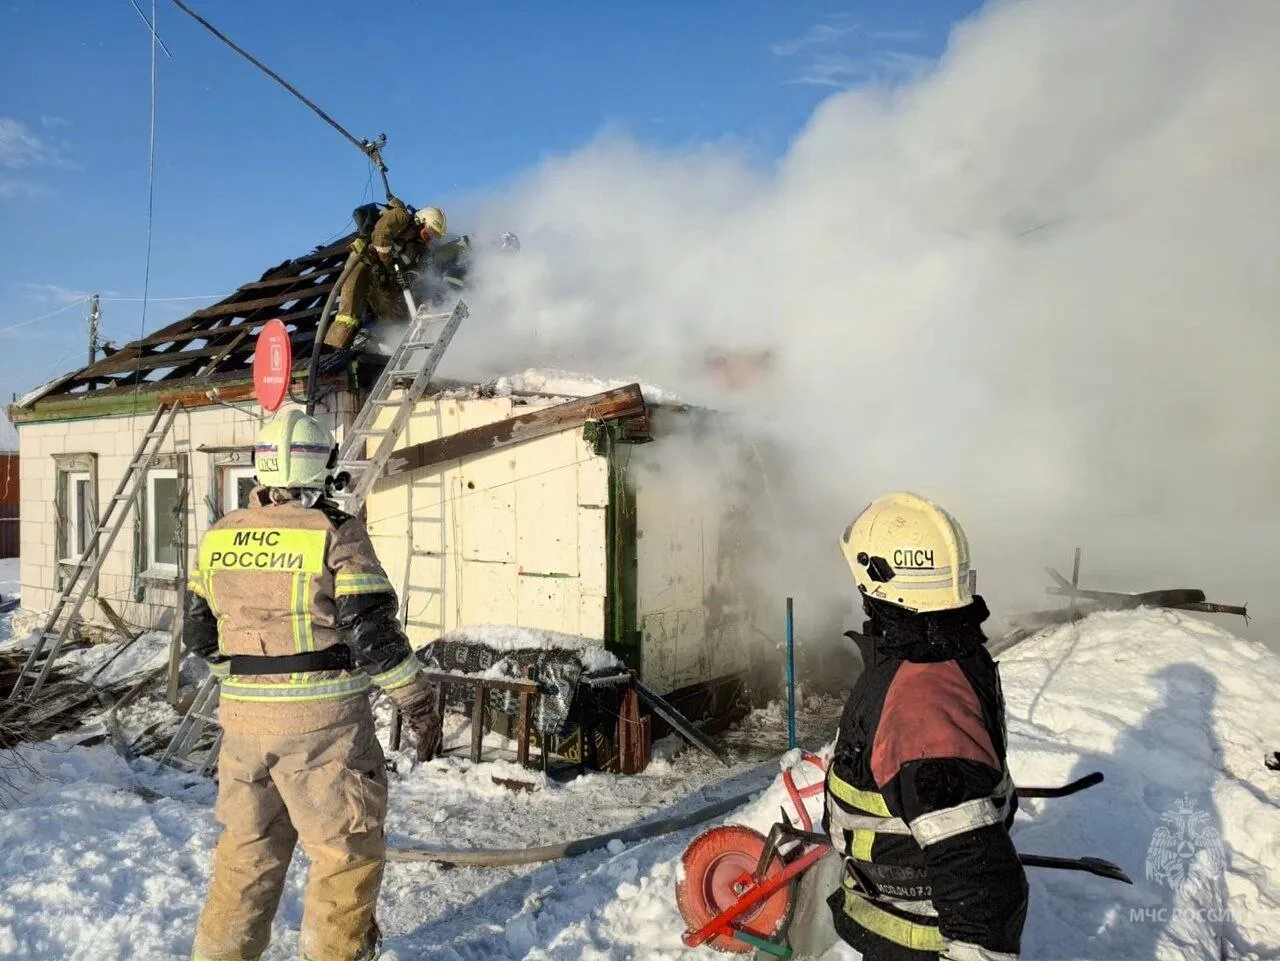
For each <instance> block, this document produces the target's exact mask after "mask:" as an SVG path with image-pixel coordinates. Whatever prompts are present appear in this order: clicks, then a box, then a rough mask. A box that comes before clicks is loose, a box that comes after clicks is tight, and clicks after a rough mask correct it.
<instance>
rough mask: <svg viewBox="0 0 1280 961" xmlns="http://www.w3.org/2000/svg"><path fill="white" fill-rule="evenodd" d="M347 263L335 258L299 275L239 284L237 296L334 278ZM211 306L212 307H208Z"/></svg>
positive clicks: (345, 260) (293, 274)
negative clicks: (323, 278) (326, 277)
mask: <svg viewBox="0 0 1280 961" xmlns="http://www.w3.org/2000/svg"><path fill="white" fill-rule="evenodd" d="M346 262H347V259H346V258H345V257H340V258H336V259H335V261H334V263H331V264H327V263H321V264H318V265H316V266H315V267H307V268H306V269H305V270H303V271H302V272H301V273H296V274H295V273H287V274H281V275H280V276H278V277H267V278H265V279H263V280H255V281H254V282H253V283H251V284H241V285H240V286H239V287H237V288H236V293H238V294H251V293H261V292H262V291H264V290H277V289H278V290H281V291H283V290H286V289H287V288H288V287H289V286H290V285H291V284H310V283H315V281H317V280H319V279H320V278H321V277H325V276H329V275H331V277H333V278H336V277H337V276H338V274H339V273H340V272H341V271H342V265H343V264H345V263H346ZM210 306H212V305H210Z"/></svg>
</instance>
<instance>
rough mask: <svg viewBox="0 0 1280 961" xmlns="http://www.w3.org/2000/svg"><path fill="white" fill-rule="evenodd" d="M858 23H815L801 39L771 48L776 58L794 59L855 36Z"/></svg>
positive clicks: (783, 42) (787, 41) (841, 21)
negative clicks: (799, 54)
mask: <svg viewBox="0 0 1280 961" xmlns="http://www.w3.org/2000/svg"><path fill="white" fill-rule="evenodd" d="M858 30H859V27H858V25H857V24H856V23H850V22H848V21H847V20H843V19H838V20H834V21H831V22H828V23H815V24H814V25H813V26H811V27H810V28H809V29H808V30H806V31H805V32H804V33H803V34H801V35H800V36H799V37H796V38H794V39H792V40H783V41H782V42H780V43H775V44H774V45H773V47H772V48H771V49H772V51H773V53H774V55H775V56H779V57H793V56H795V55H796V54H798V53H804V52H805V51H808V50H812V49H813V48H815V47H829V46H831V45H833V44H837V43H840V42H841V41H843V40H846V39H847V38H849V37H852V36H853V35H855V34H856V33H857V32H858Z"/></svg>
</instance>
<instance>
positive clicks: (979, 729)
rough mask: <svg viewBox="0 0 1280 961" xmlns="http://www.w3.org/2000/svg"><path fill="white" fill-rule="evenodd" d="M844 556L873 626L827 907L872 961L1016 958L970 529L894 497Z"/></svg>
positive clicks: (1019, 890) (835, 779)
mask: <svg viewBox="0 0 1280 961" xmlns="http://www.w3.org/2000/svg"><path fill="white" fill-rule="evenodd" d="M842 548H843V550H844V555H845V558H846V559H847V560H848V562H849V566H850V567H851V568H852V569H853V579H854V581H855V582H856V583H857V586H858V590H859V591H860V592H861V593H862V604H863V609H864V611H865V612H866V615H867V621H866V624H865V625H864V627H863V633H864V635H865V640H864V639H862V638H858V637H857V636H856V635H854V637H855V639H857V640H859V641H860V643H861V644H862V645H863V659H864V661H865V668H864V671H863V674H862V676H861V677H860V678H859V679H858V682H857V685H856V686H855V688H854V691H853V693H852V694H851V696H850V698H849V701H848V703H847V704H846V705H845V708H844V714H843V716H842V718H841V722H840V730H839V733H838V734H837V739H836V747H835V754H834V757H833V759H832V763H831V768H830V771H829V773H828V776H827V785H826V814H825V817H824V823H825V827H826V828H827V830H828V831H829V832H830V834H831V837H832V840H833V841H834V842H835V845H836V847H837V849H838V850H839V851H840V852H841V853H842V854H843V856H844V859H845V860H844V875H843V879H842V884H841V887H840V888H839V889H838V890H836V891H835V892H834V893H833V894H832V895H831V897H830V899H829V901H828V903H829V905H830V907H831V912H832V917H833V920H834V923H835V927H836V930H837V932H838V933H839V935H840V937H841V938H842V939H843V940H844V941H845V942H847V943H848V944H849V945H851V946H852V947H854V948H856V949H858V950H859V951H860V952H862V955H863V957H864V958H866V959H867V961H928V959H938V958H942V959H946V961H1011V959H1014V958H1016V957H1017V955H1018V951H1019V946H1020V940H1021V936H1022V926H1023V922H1024V920H1025V919H1026V911H1027V883H1026V878H1025V876H1024V874H1023V869H1022V865H1021V864H1020V863H1019V861H1018V855H1017V852H1016V851H1015V850H1014V847H1013V842H1012V841H1011V840H1010V838H1009V825H1010V824H1011V823H1012V821H1013V816H1014V811H1015V808H1016V805H1017V801H1016V798H1015V796H1014V793H1013V792H1014V788H1013V783H1012V781H1011V780H1010V778H1009V772H1008V768H1007V766H1006V763H1005V724H1004V701H1003V698H1002V696H1001V693H1000V679H999V675H998V673H997V669H996V665H995V663H994V662H993V661H992V659H991V656H990V654H988V653H987V650H986V648H985V647H984V646H983V645H984V644H985V642H986V637H985V636H984V635H983V633H982V629H981V624H982V622H983V621H984V620H985V619H986V618H987V616H988V612H987V607H986V604H985V602H984V601H983V600H982V598H981V597H978V596H975V595H973V594H971V593H970V589H969V544H968V541H967V540H966V538H965V535H964V531H962V530H961V529H960V525H959V524H957V523H956V521H955V520H954V519H953V518H952V517H951V516H950V515H949V514H948V513H947V512H946V511H944V510H942V509H941V508H940V507H938V506H937V505H936V504H933V503H931V502H929V501H927V500H925V499H924V498H922V497H919V496H917V495H915V494H909V493H895V494H888V495H886V496H884V497H881V498H880V499H879V500H877V501H875V502H874V503H873V504H871V505H870V506H869V507H868V508H867V509H866V510H865V511H863V512H862V514H860V515H859V516H858V518H857V519H856V520H855V521H854V522H853V523H852V524H850V525H849V527H848V529H847V530H846V531H845V532H844V537H843V543H842Z"/></svg>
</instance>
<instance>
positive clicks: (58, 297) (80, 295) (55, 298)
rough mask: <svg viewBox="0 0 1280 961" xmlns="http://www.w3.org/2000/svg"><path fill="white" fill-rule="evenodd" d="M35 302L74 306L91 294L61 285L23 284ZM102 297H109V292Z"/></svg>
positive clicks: (90, 292)
mask: <svg viewBox="0 0 1280 961" xmlns="http://www.w3.org/2000/svg"><path fill="white" fill-rule="evenodd" d="M23 286H24V287H25V288H26V289H27V290H29V291H30V292H31V293H30V296H31V297H32V298H33V299H35V300H43V301H46V302H48V303H51V304H75V303H79V302H80V301H82V300H84V299H85V298H87V297H89V296H90V295H91V294H92V291H88V290H75V289H73V288H70V287H63V286H62V285H61V284H23ZM103 296H111V294H110V292H107V293H105V294H103Z"/></svg>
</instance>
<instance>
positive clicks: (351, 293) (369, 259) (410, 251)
mask: <svg viewBox="0 0 1280 961" xmlns="http://www.w3.org/2000/svg"><path fill="white" fill-rule="evenodd" d="M365 209H366V208H360V209H359V210H357V211H356V213H357V214H360V213H361V211H364V210H365ZM376 216H377V219H376V221H375V222H374V223H373V226H372V228H371V229H370V230H369V231H368V234H369V236H368V239H367V240H366V239H365V238H364V237H363V236H361V237H357V238H356V240H354V241H353V242H352V244H351V251H352V254H353V255H355V256H356V257H358V258H359V259H358V261H357V263H356V265H355V267H354V268H353V269H352V270H351V272H350V273H349V274H348V275H347V279H346V281H345V282H344V283H343V285H342V289H341V290H340V291H339V292H338V313H337V316H336V317H334V319H333V322H332V323H331V324H330V325H329V329H328V330H327V331H326V332H325V336H324V342H325V344H327V345H328V346H330V347H333V348H343V347H346V346H348V345H349V344H350V343H351V341H352V339H353V338H354V337H355V335H356V331H358V330H359V329H360V325H361V323H362V322H363V321H364V317H365V313H366V311H369V310H372V312H373V313H374V314H375V315H376V316H377V318H378V319H379V320H392V319H396V318H403V319H405V320H407V319H409V318H408V308H407V305H406V304H405V302H404V296H403V294H402V292H401V291H402V290H406V289H408V288H409V287H410V286H412V283H413V281H414V279H415V278H416V277H417V272H418V270H419V268H420V267H421V265H422V264H423V263H424V262H425V261H426V259H427V258H428V256H429V252H430V251H431V250H432V249H433V248H432V246H431V245H432V244H433V243H434V242H436V241H439V240H440V239H441V238H442V237H444V234H445V230H446V228H447V223H446V221H445V216H444V211H442V210H441V209H440V208H439V207H423V208H422V209H421V210H418V211H416V212H413V213H410V211H409V208H408V207H406V206H405V205H404V203H403V202H401V201H399V200H394V199H393V200H392V201H391V203H390V205H389V206H388V207H387V208H386V209H385V210H383V211H381V213H379V214H377V215H376ZM360 219H361V218H360V217H357V224H356V226H357V229H358V230H359V232H360V233H362V234H363V233H365V231H364V230H363V229H360V228H361V227H362V224H361V222H360Z"/></svg>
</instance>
